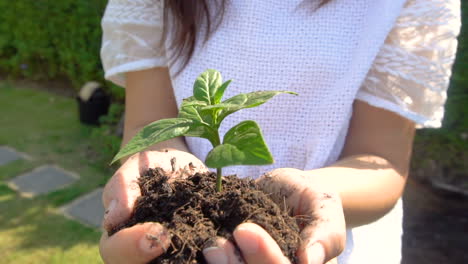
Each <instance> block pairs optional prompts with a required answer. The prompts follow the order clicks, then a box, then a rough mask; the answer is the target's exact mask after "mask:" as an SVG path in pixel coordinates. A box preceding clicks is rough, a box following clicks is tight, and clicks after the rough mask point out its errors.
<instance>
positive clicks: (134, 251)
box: [99, 223, 170, 264]
mask: <svg viewBox="0 0 468 264" xmlns="http://www.w3.org/2000/svg"><path fill="white" fill-rule="evenodd" d="M169 245H170V236H169V234H168V233H167V232H166V231H165V229H164V228H163V227H162V226H161V225H160V224H157V223H144V224H139V225H135V226H132V227H129V228H125V229H122V230H120V231H119V232H117V233H115V234H114V235H113V236H111V237H108V236H107V233H106V232H104V233H103V234H102V236H101V241H100V243H99V251H100V254H101V257H102V259H103V260H104V262H105V263H111V264H119V263H135V264H139V263H147V262H149V261H151V260H152V259H154V258H156V257H158V256H160V255H161V254H163V253H164V251H166V249H167V248H168V247H169Z"/></svg>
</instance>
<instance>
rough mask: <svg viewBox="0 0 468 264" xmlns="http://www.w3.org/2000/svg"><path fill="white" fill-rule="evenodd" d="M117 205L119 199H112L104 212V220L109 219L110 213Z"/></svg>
mask: <svg viewBox="0 0 468 264" xmlns="http://www.w3.org/2000/svg"><path fill="white" fill-rule="evenodd" d="M116 205H117V201H116V200H112V201H111V202H110V203H109V206H108V207H107V209H106V211H105V212H104V220H106V219H107V217H109V214H110V212H112V211H113V210H114V208H115V206H116Z"/></svg>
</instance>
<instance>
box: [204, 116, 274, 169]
mask: <svg viewBox="0 0 468 264" xmlns="http://www.w3.org/2000/svg"><path fill="white" fill-rule="evenodd" d="M273 162H274V161H273V157H272V155H271V153H270V151H269V149H268V147H267V145H266V143H265V140H264V139H263V136H262V132H261V131H260V128H259V127H258V125H257V123H255V122H254V121H250V120H248V121H243V122H241V123H239V124H237V125H236V126H234V127H233V128H231V129H230V130H229V131H228V132H227V133H226V135H225V136H224V139H223V144H222V145H219V146H217V147H215V148H214V149H212V150H211V151H210V152H209V153H208V155H207V157H206V161H205V163H206V165H207V166H208V167H210V168H221V167H226V166H232V165H266V164H271V163H273Z"/></svg>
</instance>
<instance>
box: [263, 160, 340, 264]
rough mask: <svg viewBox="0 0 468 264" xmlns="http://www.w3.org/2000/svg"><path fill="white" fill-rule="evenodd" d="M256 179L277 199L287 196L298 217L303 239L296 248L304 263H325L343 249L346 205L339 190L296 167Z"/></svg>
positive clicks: (285, 198) (288, 204)
mask: <svg viewBox="0 0 468 264" xmlns="http://www.w3.org/2000/svg"><path fill="white" fill-rule="evenodd" d="M292 176H293V177H292ZM257 182H258V183H259V186H260V187H261V188H262V190H264V191H266V192H267V193H271V194H273V195H272V198H273V199H274V200H275V201H276V202H277V203H278V202H280V201H282V200H283V199H284V201H285V202H286V205H287V207H288V208H289V209H290V210H292V213H293V215H295V216H296V218H297V219H298V224H299V227H300V228H302V232H301V238H302V241H303V242H302V244H301V246H300V248H299V250H298V252H297V255H298V257H299V260H300V262H301V263H320V264H323V263H325V262H326V261H327V260H330V259H332V258H334V257H336V256H338V255H339V254H340V253H341V252H342V251H343V249H344V246H345V243H346V225H345V219H344V213H343V207H342V204H341V199H340V197H339V194H338V193H336V192H333V191H331V190H332V189H331V187H330V186H327V185H324V184H323V183H321V182H320V181H316V180H314V178H312V177H309V176H308V175H307V173H305V172H303V171H300V170H296V169H277V170H274V171H273V172H271V173H270V174H267V175H264V176H263V177H262V178H260V180H258V181H257Z"/></svg>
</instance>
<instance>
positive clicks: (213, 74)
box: [193, 69, 222, 105]
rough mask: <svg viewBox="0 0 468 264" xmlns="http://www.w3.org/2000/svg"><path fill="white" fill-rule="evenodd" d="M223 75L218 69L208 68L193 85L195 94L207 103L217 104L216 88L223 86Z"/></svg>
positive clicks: (198, 98)
mask: <svg viewBox="0 0 468 264" xmlns="http://www.w3.org/2000/svg"><path fill="white" fill-rule="evenodd" d="M221 83H222V77H221V74H220V73H219V72H218V71H216V70H211V69H210V70H206V71H205V72H204V73H202V74H201V75H200V76H199V77H198V78H197V79H196V80H195V83H194V85H193V96H194V97H195V98H196V99H197V100H199V101H203V102H206V103H207V104H210V105H212V104H215V94H216V90H217V89H218V88H219V87H220V86H221Z"/></svg>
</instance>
